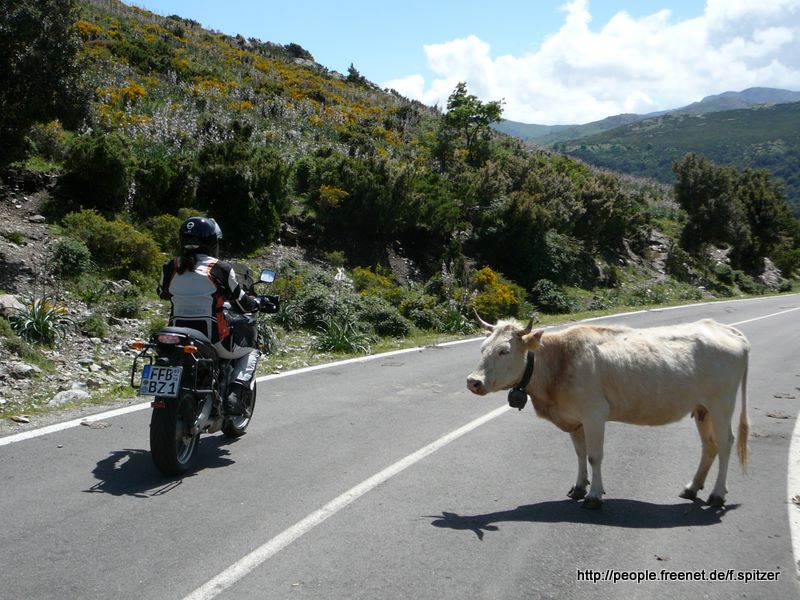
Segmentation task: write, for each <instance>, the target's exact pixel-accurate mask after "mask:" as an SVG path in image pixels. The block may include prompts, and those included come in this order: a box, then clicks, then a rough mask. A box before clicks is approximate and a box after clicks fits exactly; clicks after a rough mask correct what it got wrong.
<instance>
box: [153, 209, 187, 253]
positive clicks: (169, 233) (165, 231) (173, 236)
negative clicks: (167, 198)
mask: <svg viewBox="0 0 800 600" xmlns="http://www.w3.org/2000/svg"><path fill="white" fill-rule="evenodd" d="M184 220H185V219H181V218H179V217H176V216H175V215H158V216H157V217H153V218H152V219H150V221H149V222H148V229H149V230H150V234H151V235H152V237H153V239H154V240H155V242H156V244H158V247H159V248H161V251H162V252H166V253H167V254H170V255H177V254H178V251H179V250H180V235H179V233H180V231H179V230H180V227H181V223H183V221H184Z"/></svg>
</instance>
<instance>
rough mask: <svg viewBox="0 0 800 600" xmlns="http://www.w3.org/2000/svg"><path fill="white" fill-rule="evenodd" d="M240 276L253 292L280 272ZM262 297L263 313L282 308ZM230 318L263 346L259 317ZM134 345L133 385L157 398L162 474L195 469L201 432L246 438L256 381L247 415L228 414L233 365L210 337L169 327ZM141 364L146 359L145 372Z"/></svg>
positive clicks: (155, 449)
mask: <svg viewBox="0 0 800 600" xmlns="http://www.w3.org/2000/svg"><path fill="white" fill-rule="evenodd" d="M237 273H241V277H240V283H241V285H242V287H243V288H244V289H245V290H246V291H248V292H250V293H252V292H253V290H254V289H255V286H256V285H257V284H265V283H272V282H273V281H274V280H275V272H274V271H270V270H268V269H264V270H262V271H261V273H260V276H259V279H258V281H255V282H254V281H253V279H252V276H251V275H250V272H249V269H243V270H241V271H240V270H238V269H237ZM258 298H259V304H260V307H261V308H260V311H261V312H267V313H274V312H276V311H277V310H278V303H279V299H278V297H277V296H259V297H258ZM226 310H227V309H226ZM226 316H228V315H227V314H226ZM230 317H231V318H234V319H243V320H245V323H242V324H239V325H237V327H252V331H251V333H252V337H253V338H254V339H256V341H257V343H259V344H260V339H259V331H258V325H257V321H256V318H255V316H254V315H253V314H246V315H238V314H234V313H230ZM132 347H133V348H135V349H137V350H141V351H140V352H139V354H137V355H136V358H134V360H133V365H132V367H131V386H132V387H134V388H137V389H138V391H139V394H141V395H144V396H153V397H154V398H153V401H152V403H151V406H152V408H153V413H152V416H151V419H150V453H151V455H152V457H153V462H154V463H155V464H156V467H158V469H159V470H160V471H161V472H162V473H164V474H166V475H181V474H183V473H185V472H186V471H187V470H188V469H189V467H190V466H191V462H192V458H193V457H194V454H195V450H196V449H197V443H198V440H199V438H200V434H201V433H215V432H217V431H222V432H223V433H224V434H225V435H226V436H228V437H232V438H238V437H241V436H242V435H244V433H245V430H246V429H247V426H248V425H249V424H250V420H251V419H252V417H253V410H254V409H255V404H256V383H255V381H254V382H253V389H252V390H248V391H247V392H246V393H245V394H243V396H244V397H242V398H241V399H240V400H241V402H242V404H243V405H244V411H243V414H242V415H236V416H233V415H225V414H223V410H222V400H223V398H226V397H227V396H228V392H229V388H230V386H231V384H232V381H231V379H232V375H233V366H232V365H231V361H229V360H225V359H222V358H219V357H218V356H217V353H216V351H215V350H214V346H213V344H212V343H211V340H209V339H208V338H207V337H206V336H205V335H203V334H202V333H201V332H199V331H197V330H195V329H189V328H186V327H164V328H162V329H160V330H159V331H157V332H156V333H154V334H153V335H152V336H151V337H150V340H149V341H148V342H143V341H137V342H134V343H133V344H132ZM256 347H259V346H256ZM140 361H141V362H145V361H146V364H144V365H141V371H140V370H139V367H140ZM137 375H139V382H138V383H136V381H135V380H136V376H137Z"/></svg>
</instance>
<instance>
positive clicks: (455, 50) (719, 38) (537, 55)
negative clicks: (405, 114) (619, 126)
mask: <svg viewBox="0 0 800 600" xmlns="http://www.w3.org/2000/svg"><path fill="white" fill-rule="evenodd" d="M563 9H564V11H565V12H566V16H565V19H564V23H563V25H562V26H561V29H559V30H558V31H557V32H555V33H553V34H552V35H550V36H548V37H547V38H545V40H544V42H542V44H541V46H540V47H539V48H537V49H536V51H535V52H530V53H525V54H521V55H519V56H511V55H506V56H498V57H493V56H492V54H491V47H490V45H489V44H488V43H486V42H485V41H483V40H481V39H479V38H477V37H475V36H469V37H467V38H464V39H457V40H452V41H449V42H446V43H442V44H431V45H427V46H425V47H424V50H425V54H426V56H427V59H428V65H429V67H430V69H431V71H432V72H433V73H434V78H433V80H432V81H430V82H426V81H425V79H424V78H423V76H422V75H413V76H410V77H406V78H403V79H397V80H393V81H389V82H386V83H385V84H384V85H385V86H386V87H390V88H394V89H396V90H397V91H399V92H400V93H402V94H404V95H406V96H408V97H410V98H414V99H417V100H419V101H421V102H424V103H426V104H431V105H433V104H437V103H438V105H439V106H444V105H445V104H446V102H447V97H448V96H449V95H450V93H451V92H452V91H453V89H454V88H455V85H456V83H457V82H459V81H466V82H467V85H468V88H469V91H470V92H471V93H473V94H476V95H477V96H478V97H479V98H481V99H483V100H499V99H501V98H502V99H504V100H505V111H504V117H505V118H508V119H511V120H515V121H523V122H527V123H543V124H556V123H586V122H589V121H594V120H597V119H602V118H604V117H606V116H609V115H614V114H619V113H623V112H635V113H646V112H651V111H655V110H663V109H668V108H676V107H678V106H682V105H685V104H689V103H690V102H694V101H696V100H699V99H700V98H702V97H704V96H706V95H709V94H717V93H721V92H724V91H728V90H742V89H745V88H748V87H753V86H766V87H780V88H786V89H793V90H800V0H708V1H707V4H706V8H705V12H704V14H703V15H702V16H701V17H697V18H694V19H687V20H684V21H676V20H675V19H673V18H672V15H671V13H670V11H669V10H661V11H659V12H656V13H654V14H652V15H648V16H646V17H643V18H639V19H636V18H633V17H631V16H630V15H629V14H628V13H626V12H619V13H617V14H616V15H614V16H613V17H612V18H611V19H610V20H609V21H608V22H607V23H605V24H604V25H602V26H601V28H600V29H594V30H593V29H592V28H591V27H590V23H591V20H592V17H591V11H590V4H589V2H588V0H574V1H573V2H570V3H568V4H566V5H564V7H563Z"/></svg>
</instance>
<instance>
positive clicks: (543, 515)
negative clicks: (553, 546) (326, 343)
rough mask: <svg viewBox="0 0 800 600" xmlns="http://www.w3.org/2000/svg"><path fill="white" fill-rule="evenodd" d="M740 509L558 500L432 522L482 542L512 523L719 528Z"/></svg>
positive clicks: (444, 515)
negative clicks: (597, 505) (590, 506)
mask: <svg viewBox="0 0 800 600" xmlns="http://www.w3.org/2000/svg"><path fill="white" fill-rule="evenodd" d="M738 507H739V505H738V504H727V505H726V506H725V507H723V508H713V507H710V506H706V505H705V503H703V502H702V501H700V500H694V501H692V502H688V501H682V502H677V503H675V504H652V503H650V502H640V501H638V500H624V499H609V500H606V501H605V502H603V507H602V508H601V509H599V510H585V509H583V508H581V505H580V503H578V502H576V501H574V500H554V501H549V502H539V503H537V504H527V505H525V506H518V507H517V508H512V509H509V510H503V511H499V512H492V513H486V514H479V515H459V514H457V513H452V512H442V514H441V515H437V516H430V517H429V518H432V519H433V521H432V522H431V525H433V526H434V527H439V528H442V529H462V530H465V531H472V532H473V533H474V534H475V535H477V536H478V539H481V540H482V539H483V535H484V532H487V531H498V530H499V529H500V527H499V526H498V524H500V523H510V522H517V523H525V522H529V523H585V524H587V525H605V526H608V527H622V528H630V529H666V528H671V527H698V526H705V525H715V524H717V523H720V522H722V519H723V518H724V516H725V513H727V512H730V511H732V510H735V509H736V508H738Z"/></svg>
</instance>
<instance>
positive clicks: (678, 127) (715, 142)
mask: <svg viewBox="0 0 800 600" xmlns="http://www.w3.org/2000/svg"><path fill="white" fill-rule="evenodd" d="M555 148H556V149H557V150H558V151H561V152H565V153H567V154H569V155H571V156H575V157H578V158H580V159H581V160H585V161H586V162H588V163H590V164H594V165H597V166H601V167H605V168H609V169H613V170H615V171H620V172H624V173H630V174H632V175H637V176H641V177H649V178H653V179H656V180H658V181H662V182H664V183H670V182H672V181H674V174H673V172H672V163H673V162H674V161H675V160H677V159H679V158H681V157H683V156H684V155H685V154H687V153H688V152H695V153H698V154H702V155H704V156H706V157H707V158H708V159H709V160H711V161H713V162H715V163H717V164H720V165H733V166H736V167H738V168H763V169H766V170H768V171H769V172H770V173H772V174H773V175H774V176H775V177H777V178H779V179H780V180H781V181H783V183H784V184H785V188H786V195H787V198H788V200H789V202H790V204H791V205H792V206H793V207H794V210H795V212H796V213H798V212H799V211H800V103H792V104H775V105H770V106H758V107H755V108H749V109H741V110H732V111H722V112H711V113H705V114H675V115H673V114H669V115H663V116H660V117H656V118H652V119H646V120H643V121H639V122H637V123H633V124H629V125H625V126H622V127H618V128H616V129H612V130H610V131H607V132H604V133H600V134H597V135H593V136H588V137H586V138H581V139H579V140H574V141H570V142H561V143H559V144H557V145H556V146H555Z"/></svg>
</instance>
